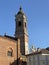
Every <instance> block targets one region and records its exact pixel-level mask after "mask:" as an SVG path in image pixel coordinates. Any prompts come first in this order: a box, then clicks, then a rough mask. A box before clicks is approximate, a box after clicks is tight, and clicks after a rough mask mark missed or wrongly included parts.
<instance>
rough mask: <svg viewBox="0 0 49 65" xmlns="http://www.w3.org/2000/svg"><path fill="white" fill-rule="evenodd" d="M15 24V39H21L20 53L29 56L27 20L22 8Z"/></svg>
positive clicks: (16, 16)
mask: <svg viewBox="0 0 49 65" xmlns="http://www.w3.org/2000/svg"><path fill="white" fill-rule="evenodd" d="M15 24H16V27H15V37H16V38H19V39H20V52H21V54H22V55H25V54H28V32H27V18H26V16H25V14H24V12H23V11H22V8H21V7H20V8H19V11H18V13H17V14H16V15H15Z"/></svg>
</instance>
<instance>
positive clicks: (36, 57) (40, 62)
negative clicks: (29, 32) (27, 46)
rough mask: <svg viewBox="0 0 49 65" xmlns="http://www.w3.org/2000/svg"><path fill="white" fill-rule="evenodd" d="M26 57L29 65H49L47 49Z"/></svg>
mask: <svg viewBox="0 0 49 65" xmlns="http://www.w3.org/2000/svg"><path fill="white" fill-rule="evenodd" d="M26 57H27V65H49V51H48V50H46V49H41V50H37V51H35V52H33V53H30V54H28V55H26Z"/></svg>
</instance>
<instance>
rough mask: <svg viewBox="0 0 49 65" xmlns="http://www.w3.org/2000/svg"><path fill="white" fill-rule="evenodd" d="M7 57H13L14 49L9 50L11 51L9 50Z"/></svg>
mask: <svg viewBox="0 0 49 65" xmlns="http://www.w3.org/2000/svg"><path fill="white" fill-rule="evenodd" d="M7 56H10V57H12V56H13V50H12V48H9V49H8V51H7Z"/></svg>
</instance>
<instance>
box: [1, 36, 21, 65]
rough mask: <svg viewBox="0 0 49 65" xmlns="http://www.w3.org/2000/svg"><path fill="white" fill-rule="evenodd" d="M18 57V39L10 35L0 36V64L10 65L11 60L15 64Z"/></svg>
mask: <svg viewBox="0 0 49 65" xmlns="http://www.w3.org/2000/svg"><path fill="white" fill-rule="evenodd" d="M17 44H18V47H17ZM18 50H19V51H18ZM17 52H18V53H17ZM19 58H20V40H19V39H15V38H13V37H11V36H4V37H3V36H0V65H10V64H11V65H12V64H13V62H14V63H15V64H17V59H19ZM15 61H16V62H15Z"/></svg>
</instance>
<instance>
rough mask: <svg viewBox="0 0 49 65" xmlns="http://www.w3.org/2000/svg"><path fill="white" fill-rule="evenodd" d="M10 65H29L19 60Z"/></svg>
mask: <svg viewBox="0 0 49 65" xmlns="http://www.w3.org/2000/svg"><path fill="white" fill-rule="evenodd" d="M10 65H27V63H26V62H25V61H22V60H20V59H17V60H15V61H14V62H13V63H10Z"/></svg>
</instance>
